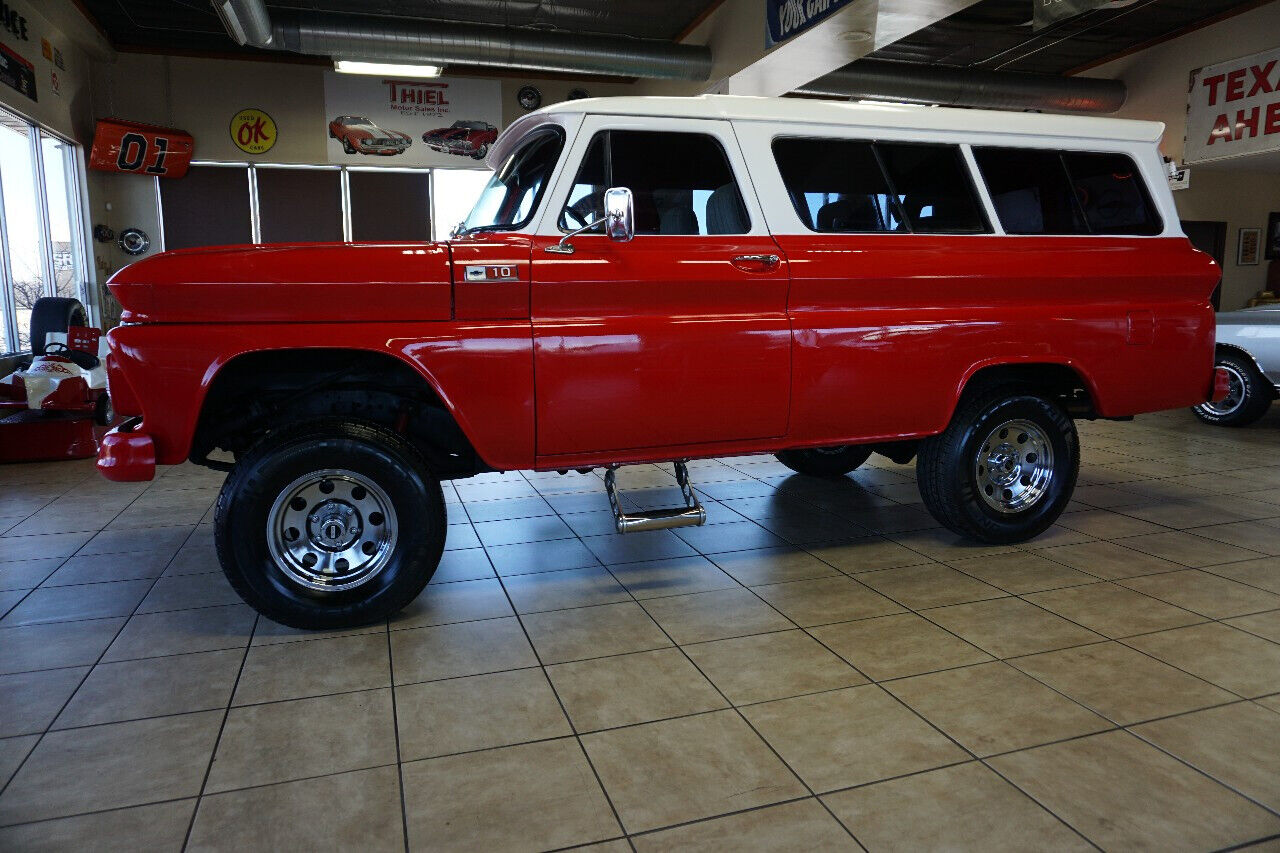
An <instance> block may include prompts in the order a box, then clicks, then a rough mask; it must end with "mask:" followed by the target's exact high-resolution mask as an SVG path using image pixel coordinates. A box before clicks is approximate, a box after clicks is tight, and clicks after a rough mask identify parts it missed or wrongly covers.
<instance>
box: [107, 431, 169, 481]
mask: <svg viewBox="0 0 1280 853" xmlns="http://www.w3.org/2000/svg"><path fill="white" fill-rule="evenodd" d="M141 426H142V418H130V419H129V420H127V421H125V422H124V423H122V424H120V425H119V426H118V427H116V428H115V429H113V430H111V432H109V433H107V434H106V435H104V436H103V437H102V443H101V445H100V446H99V447H98V472H99V473H100V474H102V476H104V477H106V478H107V479H108V480H113V481H115V482H117V483H143V482H146V481H148V480H154V479H155V476H156V445H155V442H154V441H152V440H151V436H149V435H147V434H146V433H145V432H142V431H141V430H140V429H139V427H141Z"/></svg>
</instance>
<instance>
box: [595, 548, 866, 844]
mask: <svg viewBox="0 0 1280 853" xmlns="http://www.w3.org/2000/svg"><path fill="white" fill-rule="evenodd" d="M695 550H696V549H695ZM605 571H606V572H608V573H609V576H610V577H612V578H613V580H614V582H615V583H617V584H619V585H620V586H622V588H623V589H624V590H626V591H627V594H628V595H629V596H630V597H631V600H632V602H633V603H635V604H636V605H637V606H639V607H640V609H641V610H643V611H644V612H645V614H646V615H647V616H648V617H649V620H650V621H651V622H653V624H654V625H655V626H657V628H658V630H659V631H661V632H662V633H663V635H664V636H666V638H667V640H668V641H670V642H671V643H672V645H673V646H674V647H675V648H676V649H678V650H679V652H680V655H681V656H682V657H683V658H684V659H685V661H687V662H688V664H689V665H690V666H691V667H693V669H694V670H695V671H696V672H697V673H698V674H699V675H700V676H701V677H702V679H703V680H704V681H706V683H707V684H709V685H710V686H711V688H712V689H713V690H715V691H716V693H718V694H719V695H720V698H721V699H722V700H724V702H726V703H727V704H728V709H732V710H733V712H734V713H735V714H737V716H738V719H739V720H741V721H742V722H743V723H744V724H745V725H746V726H747V728H748V729H750V730H751V732H752V733H753V734H754V735H755V736H756V738H757V739H758V740H759V741H760V742H761V743H762V744H764V746H765V747H766V748H767V749H768V750H769V751H770V752H771V753H772V754H773V756H774V757H775V758H777V759H778V761H779V762H780V763H781V764H782V766H783V767H785V768H786V769H787V772H788V773H790V774H791V775H792V776H793V777H794V778H795V779H796V781H797V782H799V783H800V784H801V785H802V786H803V787H804V789H805V790H806V791H808V792H809V795H810V796H811V797H813V798H814V799H817V800H818V803H819V805H821V806H822V808H823V809H824V810H825V811H826V812H827V813H828V814H829V815H831V817H832V819H833V820H835V821H836V823H837V824H838V825H839V826H840V827H842V828H843V829H844V831H845V832H846V833H847V834H848V835H849V837H850V838H852V839H853V842H854V843H855V844H857V845H858V846H859V847H861V848H863V849H864V850H865V849H866V846H865V845H863V844H862V842H861V841H859V840H858V838H857V836H856V835H854V833H853V830H851V829H850V828H849V827H848V826H846V825H845V823H844V822H843V821H841V820H840V819H839V818H837V817H836V815H835V813H834V812H832V811H831V808H830V807H829V806H828V805H827V804H826V803H825V802H822V800H820V799H818V797H817V794H816V793H815V792H814V790H813V788H812V786H810V785H809V783H808V782H806V781H805V780H804V777H803V776H801V775H800V774H799V773H797V772H796V771H795V768H793V767H792V766H791V765H790V763H788V762H787V760H786V759H784V758H783V757H782V755H781V754H780V753H779V752H778V750H777V749H776V748H775V747H774V745H773V744H771V743H770V742H769V741H768V739H766V738H765V737H764V736H763V735H761V734H760V732H759V731H758V730H757V729H756V727H755V726H754V725H752V724H751V721H750V720H749V719H747V717H746V715H745V714H743V713H742V711H741V710H740V709H739V708H738V707H737V706H736V705H734V703H733V702H732V701H731V700H730V699H729V697H728V696H727V695H726V694H725V692H724V691H723V690H721V689H720V686H719V685H717V684H716V683H715V681H714V680H712V679H711V678H710V677H709V676H708V675H707V674H706V672H704V671H703V669H702V668H701V667H699V666H698V664H697V662H696V661H695V660H694V659H693V658H692V657H691V656H690V655H689V653H688V652H687V651H686V650H685V649H684V647H683V646H681V645H680V644H679V643H678V642H676V639H675V637H673V636H671V633H670V632H669V631H668V630H667V629H666V628H665V627H663V625H662V623H661V622H659V621H658V620H657V619H655V618H654V616H653V614H652V613H649V611H648V610H647V609H646V608H645V606H644V604H643V603H641V602H640V600H639V599H637V598H636V597H635V595H634V593H632V592H631V591H630V590H629V589H627V587H626V586H625V585H623V584H622V583H621V581H619V580H618V578H617V576H616V575H614V574H613V571H612V570H611V569H610V568H609V567H608V566H605ZM721 571H723V569H722V570H721ZM735 580H736V579H735ZM743 588H744V589H749V588H748V587H745V586H744V587H743ZM753 594H754V593H753ZM757 598H759V596H757ZM760 600H761V601H763V599H760ZM764 604H765V606H766V607H769V608H770V609H772V610H774V612H776V613H778V615H779V616H781V617H782V618H784V619H787V621H788V622H792V620H790V619H789V618H788V617H787V616H786V615H785V614H783V613H781V612H780V611H778V610H777V609H776V608H773V606H772V605H770V604H769V603H768V602H764ZM792 624H793V625H794V624H795V623H794V622H792ZM797 627H798V626H797ZM850 668H851V669H853V670H854V672H858V670H857V669H856V668H854V667H852V666H850ZM858 674H859V675H862V673H861V672H858ZM864 677H865V676H864ZM728 709H726V708H719V709H715V710H714V711H708V712H706V713H708V714H713V713H718V712H719V711H723V710H728ZM638 725H644V724H643V723H640V724H638ZM583 749H584V751H585V746H584V747H583ZM774 805H776V804H774ZM623 829H624V830H625V829H626V825H625V824H623Z"/></svg>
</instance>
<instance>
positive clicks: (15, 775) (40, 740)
mask: <svg viewBox="0 0 1280 853" xmlns="http://www.w3.org/2000/svg"><path fill="white" fill-rule="evenodd" d="M86 479H87V478H86ZM71 488H74V486H72V487H71ZM145 492H146V490H145V489H144V490H143V491H142V492H139V493H138V495H137V496H136V497H135V498H134V499H133V500H132V501H130V502H129V503H128V504H126V505H125V506H124V507H123V508H121V510H120V514H122V513H124V512H125V511H126V510H127V509H128V508H129V507H131V506H133V504H134V503H135V502H137V501H138V500H139V499H140V498H141V497H142V495H143V494H144V493H145ZM114 517H115V518H118V517H119V514H117V515H116V516H114ZM194 535H195V529H194V528H193V529H192V530H191V532H190V533H188V534H187V538H186V539H184V540H183V544H186V543H187V542H189V541H190V540H191V537H192V536H194ZM93 538H94V537H90V538H89V540H88V541H87V542H86V543H85V545H87V544H88V543H89V542H92V541H93ZM83 547H84V546H83V545H82V546H81V548H83ZM78 550H79V549H77V552H78ZM178 550H182V549H181V547H179V549H178ZM72 556H75V554H72ZM176 557H177V553H176V552H175V553H174V556H173V557H171V558H170V560H169V562H170V563H171V562H172V561H173V560H174V559H175V558H176ZM68 559H70V557H68ZM167 567H168V564H167V563H166V568H167ZM156 580H159V578H156ZM154 588H155V582H154V581H153V582H152V584H151V585H150V586H149V587H147V591H146V592H145V593H143V595H142V597H141V598H139V599H138V603H137V604H136V605H134V613H136V612H137V609H138V608H139V607H141V606H142V602H143V601H145V600H146V597H147V596H148V595H150V594H151V590H152V589H154ZM8 612H10V613H11V612H13V611H12V609H10V610H9V611H8ZM107 618H112V617H107ZM114 618H120V617H114ZM132 618H133V614H132V613H131V614H130V615H129V616H128V617H126V618H125V620H124V621H123V622H121V623H120V627H119V628H118V629H117V630H116V632H115V634H114V635H113V636H112V638H111V640H110V641H109V642H108V643H107V644H106V645H105V646H103V649H102V651H101V652H99V653H98V656H97V658H96V659H95V660H94V662H93V663H92V664H91V665H90V666H89V668H88V669H87V670H86V671H85V674H84V677H83V678H81V679H80V683H79V684H77V685H76V688H75V690H73V691H71V693H70V694H69V695H68V696H67V699H66V701H64V702H63V703H62V706H61V707H60V708H58V712H57V713H56V714H54V715H53V717H51V718H50V720H49V724H48V725H47V726H45V728H44V731H43V732H41V733H40V736H39V738H38V739H37V740H36V742H35V743H34V744H32V745H31V749H30V751H29V752H27V754H26V756H24V757H23V759H22V761H20V762H18V765H17V766H16V767H14V768H13V773H12V774H11V775H10V776H9V778H8V779H7V780H6V781H5V782H4V784H2V785H0V798H2V797H3V796H4V795H5V792H7V791H8V790H9V786H10V785H11V784H13V781H14V780H15V779H17V778H18V774H19V773H21V772H22V768H23V767H25V766H26V764H27V762H28V761H30V760H31V757H32V756H33V755H35V754H36V750H38V749H39V748H40V744H41V743H43V742H44V739H45V736H46V735H48V733H49V731H50V729H51V728H52V726H53V724H54V723H56V722H57V721H58V717H60V716H62V713H63V712H64V711H66V709H67V706H68V705H70V704H71V700H72V699H74V698H75V695H76V694H77V693H79V692H80V689H81V688H82V687H84V683H85V681H87V680H88V679H89V676H90V675H92V674H93V671H94V670H95V669H96V668H97V666H98V664H99V663H101V662H102V658H103V657H104V656H105V655H106V653H107V652H108V651H109V650H110V649H111V646H113V645H114V644H115V642H116V640H118V639H120V634H121V633H123V631H124V629H125V627H127V626H128V624H129V620H130V619H132Z"/></svg>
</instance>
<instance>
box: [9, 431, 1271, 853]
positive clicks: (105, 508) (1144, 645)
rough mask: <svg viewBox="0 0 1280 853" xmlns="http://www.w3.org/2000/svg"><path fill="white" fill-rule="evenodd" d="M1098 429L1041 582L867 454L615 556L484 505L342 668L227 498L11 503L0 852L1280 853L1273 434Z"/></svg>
mask: <svg viewBox="0 0 1280 853" xmlns="http://www.w3.org/2000/svg"><path fill="white" fill-rule="evenodd" d="M1081 432H1082V436H1083V445H1084V459H1085V465H1084V467H1083V469H1082V474H1081V484H1080V488H1079V490H1078V492H1077V500H1076V501H1075V503H1074V504H1073V505H1072V506H1071V508H1070V512H1069V513H1068V514H1067V515H1065V516H1064V517H1063V519H1062V521H1061V524H1060V525H1058V526H1057V527H1056V528H1055V529H1053V530H1052V531H1051V532H1050V533H1048V534H1047V535H1046V536H1044V537H1042V538H1041V539H1040V540H1038V541H1036V542H1034V543H1031V544H1030V545H1029V546H1026V547H1021V548H1008V547H1004V548H1000V547H996V548H993V547H987V546H977V545H972V544H966V543H963V542H959V541H957V540H956V539H955V538H954V537H952V536H950V535H948V534H946V533H945V532H943V531H941V530H939V529H938V528H937V527H936V526H935V524H934V522H933V520H932V518H930V516H929V515H928V514H926V513H925V512H924V510H923V509H922V507H921V506H920V504H919V496H918V494H917V491H916V486H915V483H914V482H913V476H914V474H913V469H912V468H911V467H906V466H896V465H892V464H890V463H888V462H885V461H883V460H879V459H878V458H877V460H876V461H873V462H872V463H871V464H870V465H869V466H868V467H866V468H865V469H863V470H861V471H859V472H857V473H856V474H855V475H853V476H852V477H850V478H847V479H844V480H839V481H819V480H810V479H805V478H801V477H795V476H792V475H790V472H788V471H787V470H786V469H784V468H783V467H782V466H780V465H778V464H777V463H776V462H775V461H774V460H773V459H772V458H769V457H753V458H746V459H730V460H724V461H709V462H698V463H696V464H692V465H691V466H690V468H691V471H692V475H693V477H694V479H695V481H696V484H697V486H698V487H699V489H700V491H701V492H702V494H703V495H704V496H705V498H706V502H707V504H708V510H709V515H710V520H711V523H710V524H708V526H706V527H703V528H695V529H691V530H683V531H678V532H659V533H651V534H639V535H633V536H628V537H621V536H617V535H615V534H613V533H611V532H610V531H611V527H610V515H609V513H608V511H607V508H606V503H605V498H604V495H603V491H602V489H601V487H600V481H599V478H597V477H596V476H594V475H587V476H583V475H576V474H575V475H569V476H566V477H561V476H558V475H556V474H554V473H553V474H523V475H522V474H511V475H505V476H496V475H494V476H484V477H479V478H476V479H473V480H467V481H460V482H458V483H456V484H453V485H450V486H448V488H447V490H446V491H447V494H448V499H449V516H450V522H451V525H452V526H451V529H450V534H449V543H448V548H449V550H448V552H447V553H446V556H445V559H444V562H443V564H442V565H441V568H440V571H439V572H438V574H437V575H436V578H435V580H434V581H433V582H432V583H431V585H430V586H429V587H428V588H427V591H426V592H425V593H424V594H423V595H422V597H421V598H420V599H419V600H418V601H417V602H415V603H414V604H413V606H412V607H410V608H409V609H408V610H406V611H405V612H404V613H402V614H401V615H399V616H398V617H397V618H396V619H394V620H392V622H391V624H389V625H376V626H373V627H370V628H367V629H361V630H356V631H347V632H341V633H334V634H325V635H313V634H304V633H300V632H297V631H293V630H289V629H286V628H282V627H280V626H278V625H275V624H272V623H270V622H268V621H266V620H263V619H260V618H258V617H257V616H256V615H255V614H254V612H253V611H251V610H250V609H249V608H247V607H246V606H245V605H243V604H241V603H240V602H239V601H238V600H237V598H236V597H235V595H234V594H233V593H232V591H231V590H230V588H229V587H228V586H227V584H226V583H225V581H224V580H223V578H222V576H221V574H220V573H219V571H218V566H217V564H216V561H215V559H214V555H213V551H212V536H211V528H210V525H209V521H210V515H211V510H210V507H211V504H212V503H213V500H214V497H215V494H216V492H217V489H218V485H219V477H218V476H216V475H214V474H212V473H211V472H207V471H204V470H201V469H197V468H193V467H181V468H174V469H168V470H166V471H165V472H164V474H163V476H162V477H161V478H160V479H158V480H156V481H155V482H154V483H151V484H146V485H115V484H110V483H107V482H106V481H104V480H101V479H99V478H98V477H97V476H96V475H95V474H94V473H93V470H92V467H91V466H90V465H89V464H88V463H61V464H50V465H27V466H22V465H19V466H8V467H4V468H0V789H2V792H0V849H4V850H26V849H79V848H85V847H88V846H95V845H101V844H102V843H103V842H106V841H109V842H111V844H110V845H109V846H114V847H118V848H120V849H130V850H179V849H182V848H187V849H199V850H207V849H220V850H249V849H270V848H275V849H305V850H311V849H328V848H345V849H361V850H382V849H387V850H402V849H405V848H411V849H415V850H418V849H466V850H515V849H552V848H562V847H573V846H584V845H598V848H597V849H603V850H626V849H628V848H629V847H632V848H634V849H636V850H660V849H674V848H707V847H715V848H717V849H733V850H742V849H758V848H790V849H842V848H847V849H856V848H857V847H858V845H861V846H862V847H865V848H867V849H870V850H876V849H904V850H918V849H926V848H936V847H941V846H946V847H950V848H970V849H981V850H993V849H1014V848H1017V849H1081V850H1083V849H1089V848H1090V847H1098V848H1103V849H1132V848H1139V847H1145V848H1151V849H1159V850H1181V849H1186V850H1212V849H1222V848H1228V847H1233V846H1236V845H1246V844H1249V843H1254V842H1264V844H1263V846H1264V847H1267V849H1275V847H1276V845H1277V844H1280V841H1278V840H1277V839H1280V459H1277V458H1276V457H1275V456H1274V455H1273V453H1274V448H1275V446H1276V443H1277V441H1278V440H1280V412H1278V413H1277V414H1273V415H1272V416H1270V417H1269V418H1268V419H1267V420H1265V421H1264V422H1263V423H1262V424H1260V425H1259V426H1258V427H1256V428H1253V429H1249V430H1244V431H1231V430H1215V429H1211V428H1208V427H1204V426H1201V425H1199V424H1198V423H1197V422H1195V421H1194V420H1193V419H1192V418H1191V417H1190V415H1189V414H1187V413H1182V412H1177V413H1170V414H1165V415H1159V416H1151V417H1145V418H1140V419H1139V420H1138V421H1137V422H1136V423H1133V424H1107V423H1104V424H1084V425H1082V427H1081ZM622 480H623V485H624V487H625V488H628V489H630V490H631V491H629V492H628V495H629V497H630V499H631V500H632V501H633V502H634V503H635V504H636V505H637V506H644V505H657V504H662V503H664V502H667V501H669V500H670V499H671V495H672V491H673V482H672V479H671V477H670V475H669V474H668V473H666V472H664V471H662V470H660V469H658V468H653V467H649V468H633V469H626V470H625V472H624V475H623V477H622Z"/></svg>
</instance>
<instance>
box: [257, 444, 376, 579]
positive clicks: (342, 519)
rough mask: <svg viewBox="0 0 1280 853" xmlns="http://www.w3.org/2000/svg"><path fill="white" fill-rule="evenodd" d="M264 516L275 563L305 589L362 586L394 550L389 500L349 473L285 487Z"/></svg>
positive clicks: (320, 475)
mask: <svg viewBox="0 0 1280 853" xmlns="http://www.w3.org/2000/svg"><path fill="white" fill-rule="evenodd" d="M267 518H268V521H267V545H268V547H269V548H270V551H271V556H272V557H273V558H274V559H275V562H276V565H277V566H279V567H280V570H281V571H283V572H284V573H285V574H286V575H287V576H288V577H289V578H290V579H291V580H293V581H294V582H296V583H299V584H301V585H302V586H305V587H307V588H309V589H314V590H321V591H324V592H338V591H340V590H346V589H353V588H355V587H358V586H360V585H361V584H364V583H367V582H368V581H369V580H370V579H372V578H373V577H374V576H376V575H377V574H378V573H379V572H381V571H382V570H383V568H385V567H386V565H387V563H388V561H389V560H390V559H391V554H392V552H393V551H395V547H396V535H397V534H396V512H395V508H394V507H393V506H392V505H391V499H390V498H388V497H387V493H386V492H384V491H383V490H382V489H381V488H380V487H379V486H378V484H377V483H374V482H373V481H372V480H370V479H369V478H368V477H366V476H364V475H363V474H357V473H356V472H354V471H348V470H345V469H336V468H335V469H327V470H323V471H315V472H312V473H309V474H304V475H303V476H301V477H299V478H298V479H296V480H294V481H293V482H292V483H290V484H289V485H288V486H285V488H284V489H283V490H282V491H281V492H280V494H279V496H278V497H277V498H276V500H275V503H274V504H272V506H271V512H270V513H268V515H267Z"/></svg>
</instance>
